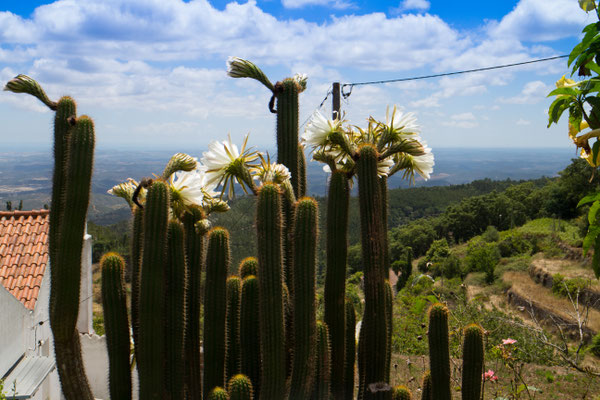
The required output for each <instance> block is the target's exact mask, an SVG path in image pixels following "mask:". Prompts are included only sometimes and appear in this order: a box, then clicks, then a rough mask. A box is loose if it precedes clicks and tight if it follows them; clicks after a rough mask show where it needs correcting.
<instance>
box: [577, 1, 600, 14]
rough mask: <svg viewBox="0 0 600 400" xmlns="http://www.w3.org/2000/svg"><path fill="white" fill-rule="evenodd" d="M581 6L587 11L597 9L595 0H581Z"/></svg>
mask: <svg viewBox="0 0 600 400" xmlns="http://www.w3.org/2000/svg"><path fill="white" fill-rule="evenodd" d="M579 7H581V9H582V10H583V11H585V12H589V11H593V10H595V9H596V3H595V2H594V0H579Z"/></svg>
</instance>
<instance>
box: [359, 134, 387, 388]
mask: <svg viewBox="0 0 600 400" xmlns="http://www.w3.org/2000/svg"><path fill="white" fill-rule="evenodd" d="M377 157H378V154H377V150H376V149H375V147H374V146H372V145H363V146H361V147H360V149H359V152H358V160H357V170H358V193H359V207H360V221H361V237H362V239H361V244H362V258H363V265H364V270H365V313H364V317H363V325H362V328H361V341H363V343H361V347H362V353H361V354H360V356H361V357H362V356H364V365H365V368H364V370H363V373H364V385H363V391H364V399H365V400H369V399H372V398H374V397H375V394H374V393H371V391H370V390H369V385H371V384H375V383H380V382H385V380H386V371H387V366H386V363H387V362H388V360H389V358H388V356H387V351H388V347H387V335H388V331H387V325H388V323H387V320H388V318H387V314H386V309H387V306H386V296H385V286H384V285H385V281H384V279H383V278H384V277H383V273H382V270H383V269H384V268H385V255H384V253H385V251H386V250H385V242H386V241H385V239H384V234H386V233H385V232H383V227H382V224H381V218H382V217H381V216H382V210H381V206H382V200H381V191H380V183H379V177H378V176H377ZM363 330H364V331H363ZM359 352H360V351H359ZM361 362H362V361H361ZM361 379H362V378H361Z"/></svg>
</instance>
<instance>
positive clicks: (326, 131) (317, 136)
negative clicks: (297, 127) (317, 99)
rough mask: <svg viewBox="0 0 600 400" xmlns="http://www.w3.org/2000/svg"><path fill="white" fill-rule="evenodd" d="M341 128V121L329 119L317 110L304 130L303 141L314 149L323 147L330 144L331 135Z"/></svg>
mask: <svg viewBox="0 0 600 400" xmlns="http://www.w3.org/2000/svg"><path fill="white" fill-rule="evenodd" d="M340 127H341V121H340V120H339V119H337V118H336V119H334V120H331V119H327V118H325V116H324V115H323V114H321V112H320V111H319V110H316V111H315V112H314V113H313V115H312V117H311V119H310V121H309V122H308V124H307V125H306V129H305V130H304V134H303V135H302V140H303V141H304V143H306V144H308V145H310V146H313V147H322V146H325V145H326V144H328V143H329V141H328V138H329V135H330V134H331V133H334V132H337V131H338V130H339V129H340Z"/></svg>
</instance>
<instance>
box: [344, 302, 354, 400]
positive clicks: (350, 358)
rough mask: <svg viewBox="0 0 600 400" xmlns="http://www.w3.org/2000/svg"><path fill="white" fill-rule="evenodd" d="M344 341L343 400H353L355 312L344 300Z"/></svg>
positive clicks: (350, 304) (349, 303)
mask: <svg viewBox="0 0 600 400" xmlns="http://www.w3.org/2000/svg"><path fill="white" fill-rule="evenodd" d="M344 311H345V313H346V331H345V336H346V341H345V349H344V350H345V356H344V360H345V363H344V400H352V399H354V372H355V368H354V364H355V361H356V312H355V311H354V303H353V302H352V300H350V299H348V298H346V301H345V310H344Z"/></svg>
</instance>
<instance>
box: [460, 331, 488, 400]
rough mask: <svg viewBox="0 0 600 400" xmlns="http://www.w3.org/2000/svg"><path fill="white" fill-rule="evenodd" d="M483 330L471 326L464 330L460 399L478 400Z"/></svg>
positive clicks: (480, 381)
mask: <svg viewBox="0 0 600 400" xmlns="http://www.w3.org/2000/svg"><path fill="white" fill-rule="evenodd" d="M483 359H484V347H483V329H481V327H480V326H479V325H476V324H471V325H469V326H467V327H466V328H465V330H464V341H463V367H462V387H461V393H462V399H463V400H479V399H480V398H481V385H482V374H483Z"/></svg>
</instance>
